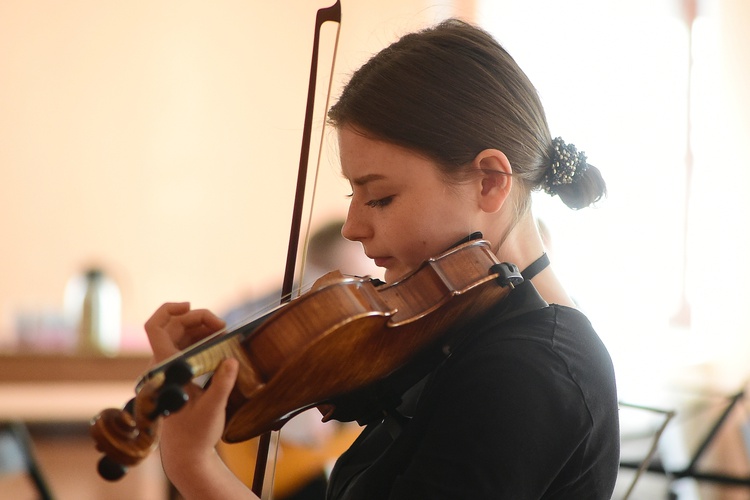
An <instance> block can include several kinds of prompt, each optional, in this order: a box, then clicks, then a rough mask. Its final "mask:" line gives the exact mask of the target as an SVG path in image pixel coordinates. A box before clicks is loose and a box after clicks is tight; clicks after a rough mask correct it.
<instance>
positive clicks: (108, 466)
mask: <svg viewBox="0 0 750 500" xmlns="http://www.w3.org/2000/svg"><path fill="white" fill-rule="evenodd" d="M96 470H97V472H99V475H100V476H101V477H102V478H103V479H106V480H107V481H118V480H120V479H122V477H123V476H124V475H125V473H126V472H127V471H128V468H127V467H125V466H124V465H122V464H120V463H117V462H116V461H114V460H113V459H112V458H110V457H108V456H107V455H104V456H103V457H102V458H101V459H100V460H99V463H98V464H97V466H96Z"/></svg>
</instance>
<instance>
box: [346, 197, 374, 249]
mask: <svg viewBox="0 0 750 500" xmlns="http://www.w3.org/2000/svg"><path fill="white" fill-rule="evenodd" d="M341 235H342V236H343V237H344V238H346V239H347V240H351V241H360V242H361V241H362V240H364V239H365V238H367V235H368V229H367V224H366V223H365V221H364V218H363V217H362V214H361V211H359V210H357V209H356V208H355V206H354V204H351V203H350V204H349V211H348V212H347V214H346V221H345V222H344V226H343V227H342V228H341Z"/></svg>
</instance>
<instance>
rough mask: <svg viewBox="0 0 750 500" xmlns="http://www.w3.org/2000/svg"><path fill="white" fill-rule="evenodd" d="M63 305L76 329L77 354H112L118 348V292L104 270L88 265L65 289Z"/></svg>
mask: <svg viewBox="0 0 750 500" xmlns="http://www.w3.org/2000/svg"><path fill="white" fill-rule="evenodd" d="M65 308H66V310H67V311H68V314H69V315H70V316H69V317H71V318H72V321H73V324H74V326H75V331H76V332H77V336H78V342H77V351H78V352H79V353H81V354H106V355H114V354H116V353H117V351H118V350H119V348H120V334H121V308H122V306H121V296H120V289H119V287H118V286H117V283H115V282H114V280H112V279H111V278H110V277H109V276H107V275H106V274H105V273H104V271H102V270H101V269H97V268H92V269H88V270H87V271H86V272H84V273H83V274H81V275H79V276H75V277H73V278H72V279H71V280H70V282H69V283H68V286H67V288H66V290H65Z"/></svg>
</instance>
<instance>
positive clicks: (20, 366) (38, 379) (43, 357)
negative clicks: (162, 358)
mask: <svg viewBox="0 0 750 500" xmlns="http://www.w3.org/2000/svg"><path fill="white" fill-rule="evenodd" d="M148 364H149V357H148V355H146V354H132V355H123V356H117V357H104V356H77V355H64V354H28V353H23V354H0V421H11V420H18V421H23V422H74V421H88V420H89V419H90V418H91V417H93V416H94V415H96V414H98V413H99V412H100V411H101V410H103V409H104V408H109V407H115V408H121V407H122V406H123V405H124V404H125V403H126V402H127V401H128V400H129V399H130V398H132V397H133V396H134V394H135V393H134V389H135V384H136V380H137V379H138V377H139V376H140V375H141V374H142V373H143V372H144V371H146V369H147V368H148Z"/></svg>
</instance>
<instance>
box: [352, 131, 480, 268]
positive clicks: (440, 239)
mask: <svg viewBox="0 0 750 500" xmlns="http://www.w3.org/2000/svg"><path fill="white" fill-rule="evenodd" d="M339 149H340V156H341V168H342V172H343V174H344V176H345V177H346V178H347V179H348V180H349V183H350V184H351V186H352V195H351V202H350V205H349V213H348V216H347V219H346V223H345V224H344V228H343V229H342V234H343V235H344V237H345V238H347V239H350V240H353V241H359V242H360V243H362V246H363V247H364V251H365V253H366V254H367V256H368V257H369V258H371V259H373V260H374V261H375V264H376V265H377V266H379V267H383V268H385V280H386V281H387V282H394V281H396V280H398V279H399V278H402V277H403V276H405V275H406V274H408V273H409V272H411V271H414V270H416V269H417V267H418V266H419V265H420V264H421V263H422V262H424V261H425V260H426V259H428V258H430V257H434V256H436V255H439V254H440V253H442V252H443V251H445V250H447V249H448V248H449V247H450V246H451V245H453V244H455V243H456V242H457V241H459V240H460V239H462V238H465V237H466V236H468V235H469V234H471V233H472V232H473V231H481V230H482V229H483V228H482V227H480V226H481V220H482V218H481V212H482V211H481V209H480V208H479V205H478V200H477V197H478V195H479V193H478V192H477V190H479V191H481V187H480V188H477V183H474V182H471V181H469V182H467V183H464V184H449V183H447V182H446V180H445V178H444V176H443V175H442V174H441V173H440V171H439V170H438V167H437V165H436V164H435V162H433V161H432V160H429V159H427V158H425V157H424V156H421V155H419V154H417V153H415V152H414V151H412V150H409V149H406V148H403V147H400V146H396V145H393V144H390V143H387V142H382V141H378V140H373V139H370V138H367V137H365V136H363V135H361V134H359V133H357V132H355V131H354V130H352V129H351V128H349V127H343V128H342V129H340V130H339Z"/></svg>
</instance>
